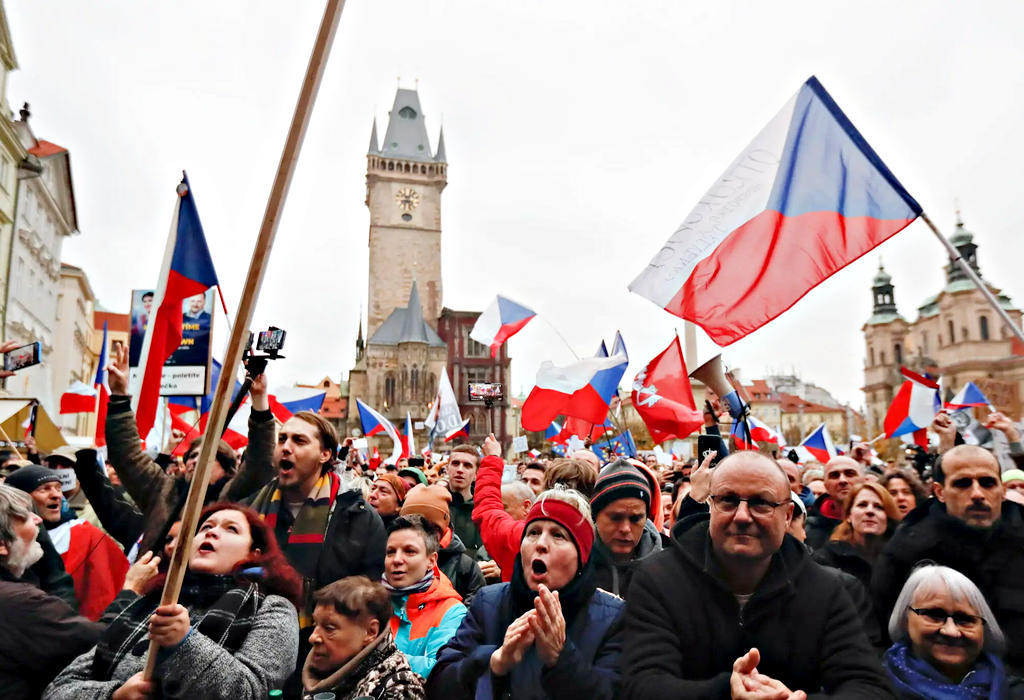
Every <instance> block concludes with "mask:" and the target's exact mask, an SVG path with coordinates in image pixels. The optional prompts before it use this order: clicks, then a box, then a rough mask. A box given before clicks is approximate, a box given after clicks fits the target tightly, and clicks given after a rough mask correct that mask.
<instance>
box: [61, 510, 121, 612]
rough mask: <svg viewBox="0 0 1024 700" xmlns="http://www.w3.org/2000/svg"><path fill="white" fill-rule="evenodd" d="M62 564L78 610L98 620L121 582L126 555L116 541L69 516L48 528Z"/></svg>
mask: <svg viewBox="0 0 1024 700" xmlns="http://www.w3.org/2000/svg"><path fill="white" fill-rule="evenodd" d="M50 538H51V539H52V540H53V545H54V547H56V548H57V551H58V552H60V556H61V559H63V560H64V568H65V569H66V570H67V572H68V573H69V574H71V578H72V579H74V581H75V598H77V599H78V611H79V612H80V613H81V615H82V616H83V617H87V618H89V619H90V620H94V621H95V620H99V619H100V615H102V614H103V611H104V610H105V609H106V607H107V606H108V605H110V602H111V601H112V600H114V596H116V595H117V593H118V591H120V590H121V587H122V586H123V585H124V577H125V574H126V573H128V566H129V565H128V559H126V558H125V556H124V553H123V552H122V551H121V548H120V547H119V546H117V542H115V541H114V540H113V539H111V538H110V536H109V535H107V534H106V533H104V532H103V531H102V530H100V529H99V528H98V527H95V526H94V525H91V524H90V523H88V522H86V521H84V520H71V521H68V522H66V523H62V524H61V525H58V526H57V527H55V528H54V529H52V530H50Z"/></svg>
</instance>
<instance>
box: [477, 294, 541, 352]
mask: <svg viewBox="0 0 1024 700" xmlns="http://www.w3.org/2000/svg"><path fill="white" fill-rule="evenodd" d="M536 315H537V314H536V312H534V311H533V310H532V309H528V308H526V307H525V306H523V305H522V304H517V303H516V302H514V301H512V300H511V299H506V298H505V297H503V296H500V295H499V296H497V297H495V298H494V301H492V302H491V305H490V306H488V307H487V308H486V309H484V312H483V313H482V314H480V317H479V318H477V320H476V323H475V324H474V325H473V330H471V331H470V332H469V337H470V338H472V339H473V340H475V341H476V342H478V343H480V344H481V345H487V346H489V347H490V348H491V357H497V356H498V350H499V349H500V348H501V345H502V343H504V342H505V341H506V340H508V339H509V338H511V337H512V336H514V335H515V334H516V333H518V332H519V331H521V330H522V329H523V326H525V325H526V324H527V323H529V322H530V319H532V318H533V317H534V316H536Z"/></svg>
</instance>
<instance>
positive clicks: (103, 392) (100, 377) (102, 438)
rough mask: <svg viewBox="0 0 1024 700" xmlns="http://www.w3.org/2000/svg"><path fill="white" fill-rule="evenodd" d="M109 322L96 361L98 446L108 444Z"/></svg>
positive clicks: (94, 383)
mask: <svg viewBox="0 0 1024 700" xmlns="http://www.w3.org/2000/svg"><path fill="white" fill-rule="evenodd" d="M107 376H108V372H107V322H106V321H104V322H103V341H102V343H100V358H99V360H98V361H97V363H96V377H95V378H94V379H93V388H95V389H96V396H97V400H96V438H95V443H96V447H103V446H104V445H106V444H107V405H108V404H109V403H110V384H108V383H107Z"/></svg>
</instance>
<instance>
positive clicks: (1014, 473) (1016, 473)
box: [1003, 469, 1024, 484]
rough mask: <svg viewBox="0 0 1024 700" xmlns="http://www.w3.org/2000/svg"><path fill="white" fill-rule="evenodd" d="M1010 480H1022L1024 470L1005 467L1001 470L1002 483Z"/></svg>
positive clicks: (1023, 478) (1023, 479)
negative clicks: (1003, 470)
mask: <svg viewBox="0 0 1024 700" xmlns="http://www.w3.org/2000/svg"><path fill="white" fill-rule="evenodd" d="M1011 481H1024V471H1021V470H1020V469H1007V470H1006V471H1005V472H1003V483H1004V484H1008V483H1010V482H1011Z"/></svg>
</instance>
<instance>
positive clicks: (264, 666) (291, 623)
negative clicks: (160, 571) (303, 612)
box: [43, 595, 299, 700]
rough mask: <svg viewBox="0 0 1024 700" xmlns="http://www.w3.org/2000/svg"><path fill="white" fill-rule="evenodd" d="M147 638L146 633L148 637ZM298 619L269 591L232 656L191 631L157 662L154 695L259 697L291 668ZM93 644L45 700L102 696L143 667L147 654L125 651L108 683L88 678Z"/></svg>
mask: <svg viewBox="0 0 1024 700" xmlns="http://www.w3.org/2000/svg"><path fill="white" fill-rule="evenodd" d="M147 639H148V637H147ZM298 648H299V620H298V616H297V615H296V613H295V606H293V605H292V604H291V603H289V602H288V601H287V600H285V599H284V598H282V597H281V596H277V595H268V596H267V597H266V599H265V600H264V601H263V605H261V606H260V609H259V610H258V611H257V613H256V616H255V618H253V621H252V628H251V629H250V630H249V635H248V636H247V637H246V639H245V642H243V644H242V646H241V647H239V649H238V651H237V652H235V653H234V654H231V653H230V652H228V651H227V650H226V649H225V648H224V647H222V646H220V645H219V644H217V643H216V642H214V641H213V640H211V639H210V638H209V637H207V636H206V635H204V634H203V633H202V632H199V631H197V630H195V629H193V630H192V631H191V632H190V633H189V635H188V636H187V637H185V640H184V641H183V642H182V643H181V644H180V645H178V646H177V647H175V648H174V649H173V650H172V651H171V652H170V655H169V656H168V657H167V658H166V659H164V660H163V661H161V662H160V663H159V664H158V665H157V667H156V672H155V674H154V677H156V678H159V689H158V691H157V693H156V694H157V695H158V696H159V697H163V698H168V699H170V698H203V700H220V699H221V698H223V700H246V699H249V700H262V699H263V698H266V697H267V693H269V692H270V691H271V690H273V689H274V688H280V687H281V686H282V685H284V682H285V679H287V678H288V676H289V675H291V673H292V672H293V671H294V670H295V660H296V656H297V655H298ZM95 652H96V647H93V648H92V649H90V650H89V651H88V652H86V653H85V654H82V655H81V656H79V657H78V658H77V659H75V660H74V661H72V662H71V665H70V666H68V667H67V668H65V669H64V670H63V671H61V673H60V675H58V676H57V677H56V678H55V679H54V680H53V682H52V683H50V685H49V686H47V688H46V691H45V692H44V693H43V698H45V699H46V700H106V699H107V698H109V697H110V696H111V695H112V694H113V692H114V691H115V690H117V689H118V688H119V687H120V686H121V685H122V684H123V683H124V682H125V681H126V680H128V679H129V678H131V677H132V676H134V675H135V674H136V673H139V672H141V671H142V669H143V667H144V665H145V661H146V657H145V656H133V655H132V654H131V653H128V654H125V655H124V657H123V658H122V659H121V661H120V662H119V663H118V665H117V666H116V667H115V668H114V673H113V678H112V680H109V681H94V680H92V662H93V655H94V654H95Z"/></svg>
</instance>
